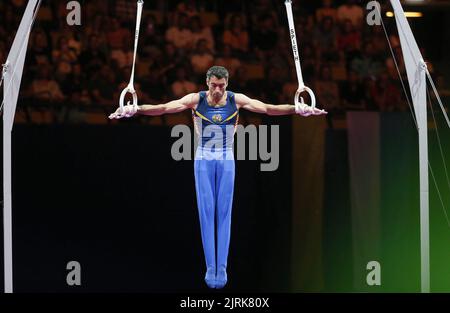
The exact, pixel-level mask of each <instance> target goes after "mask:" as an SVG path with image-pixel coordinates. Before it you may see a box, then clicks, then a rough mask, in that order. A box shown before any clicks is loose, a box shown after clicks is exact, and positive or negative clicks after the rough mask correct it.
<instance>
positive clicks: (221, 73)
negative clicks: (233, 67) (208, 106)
mask: <svg viewBox="0 0 450 313" xmlns="http://www.w3.org/2000/svg"><path fill="white" fill-rule="evenodd" d="M212 76H216V77H217V78H218V79H221V78H225V79H226V80H227V81H228V77H229V76H230V75H229V74H228V70H227V69H226V68H225V67H223V66H213V67H210V68H209V70H208V71H207V72H206V79H207V80H209V79H211V77H212Z"/></svg>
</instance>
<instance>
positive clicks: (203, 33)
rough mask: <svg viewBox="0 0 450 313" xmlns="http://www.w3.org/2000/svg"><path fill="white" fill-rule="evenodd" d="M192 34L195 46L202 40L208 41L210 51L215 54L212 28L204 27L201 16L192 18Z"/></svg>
mask: <svg viewBox="0 0 450 313" xmlns="http://www.w3.org/2000/svg"><path fill="white" fill-rule="evenodd" d="M191 32H192V38H193V44H194V45H197V42H198V41H199V40H201V39H203V40H206V45H207V46H208V49H209V51H211V52H214V37H213V34H212V30H211V27H209V26H203V24H202V20H201V18H200V17H199V16H194V17H192V18H191Z"/></svg>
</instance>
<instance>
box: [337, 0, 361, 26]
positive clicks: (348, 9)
mask: <svg viewBox="0 0 450 313" xmlns="http://www.w3.org/2000/svg"><path fill="white" fill-rule="evenodd" d="M337 19H338V22H339V23H344V22H345V20H347V19H349V20H350V21H351V22H352V24H353V26H355V28H356V29H357V30H359V29H361V28H362V24H363V19H364V11H363V8H362V7H361V6H359V5H357V4H356V0H347V2H346V3H345V4H342V5H340V6H339V7H338V9H337Z"/></svg>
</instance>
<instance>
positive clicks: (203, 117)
mask: <svg viewBox="0 0 450 313" xmlns="http://www.w3.org/2000/svg"><path fill="white" fill-rule="evenodd" d="M194 112H195V114H196V115H197V116H199V117H201V118H202V119H204V120H205V121H208V122H210V123H211V124H216V125H220V124H223V123H225V122H226V121H229V120H231V119H232V118H233V117H235V116H236V115H237V114H238V113H239V110H236V111H235V112H234V113H233V114H231V115H230V116H228V117H227V118H226V119H225V120H224V121H222V122H220V123H214V122H213V121H211V120H210V119H209V118H207V117H206V116H204V115H203V114H201V113H200V112H198V111H197V110H194Z"/></svg>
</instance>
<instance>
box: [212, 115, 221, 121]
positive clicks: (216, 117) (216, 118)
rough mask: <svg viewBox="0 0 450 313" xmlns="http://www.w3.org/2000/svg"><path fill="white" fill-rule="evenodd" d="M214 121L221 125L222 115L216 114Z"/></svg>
mask: <svg viewBox="0 0 450 313" xmlns="http://www.w3.org/2000/svg"><path fill="white" fill-rule="evenodd" d="M212 120H213V122H214V123H220V122H222V115H220V114H214V115H213V116H212Z"/></svg>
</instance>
